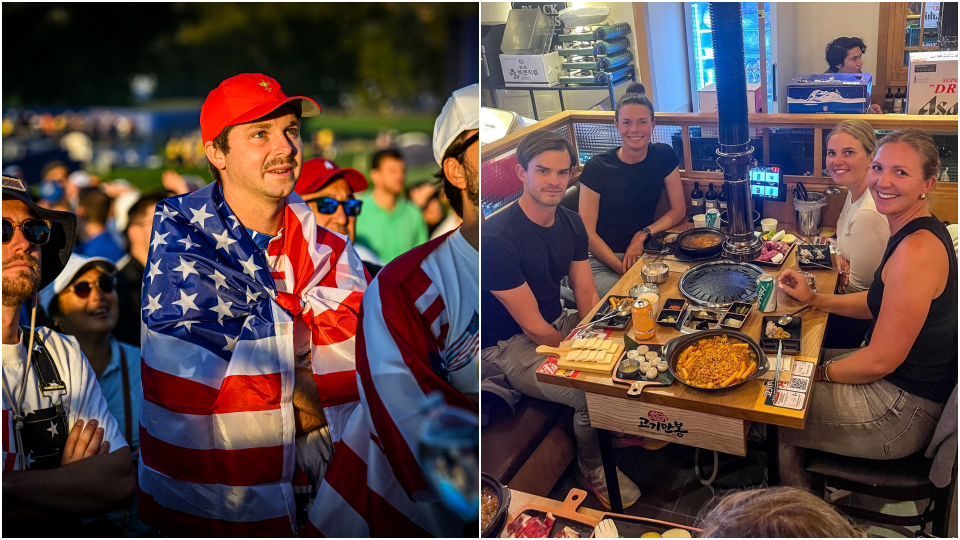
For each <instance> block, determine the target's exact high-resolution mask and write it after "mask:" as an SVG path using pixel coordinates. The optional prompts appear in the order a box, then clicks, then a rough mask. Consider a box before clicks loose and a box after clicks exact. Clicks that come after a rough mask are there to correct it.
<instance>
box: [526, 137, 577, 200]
mask: <svg viewBox="0 0 960 540" xmlns="http://www.w3.org/2000/svg"><path fill="white" fill-rule="evenodd" d="M572 170H573V164H572V163H570V154H568V153H567V152H565V151H563V150H547V151H546V152H541V153H539V154H537V155H536V156H534V157H533V159H531V160H530V163H528V164H527V169H526V170H524V169H523V167H521V166H520V164H519V163H518V164H517V176H519V177H520V181H521V182H523V196H529V197H531V198H532V199H533V200H534V201H535V202H537V203H539V204H541V205H543V206H557V205H559V204H560V201H561V200H563V194H564V193H566V192H567V185H569V184H570V178H571V173H572Z"/></svg>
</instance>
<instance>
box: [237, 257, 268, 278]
mask: <svg viewBox="0 0 960 540" xmlns="http://www.w3.org/2000/svg"><path fill="white" fill-rule="evenodd" d="M254 257H256V254H252V255H250V258H249V259H247V260H245V261H244V260H241V261H240V264H241V265H243V273H244V274H247V275H248V276H250V277H252V278H254V279H256V278H257V270H263V267H261V266H257V263H255V262H253V259H254Z"/></svg>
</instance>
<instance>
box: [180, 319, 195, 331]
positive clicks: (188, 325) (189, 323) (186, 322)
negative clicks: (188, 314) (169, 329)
mask: <svg viewBox="0 0 960 540" xmlns="http://www.w3.org/2000/svg"><path fill="white" fill-rule="evenodd" d="M195 322H197V321H180V322H178V323H177V326H176V328H180V327H181V326H186V327H187V332H190V331H191V330H190V325H191V324H193V323H195Z"/></svg>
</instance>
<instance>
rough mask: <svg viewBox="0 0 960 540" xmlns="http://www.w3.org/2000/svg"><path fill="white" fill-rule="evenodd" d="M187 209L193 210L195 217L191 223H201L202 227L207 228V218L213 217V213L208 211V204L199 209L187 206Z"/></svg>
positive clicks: (191, 219)
mask: <svg viewBox="0 0 960 540" xmlns="http://www.w3.org/2000/svg"><path fill="white" fill-rule="evenodd" d="M187 210H190V211H191V212H193V217H192V218H190V223H197V224H199V225H200V229H205V227H204V222H205V221H206V220H207V218H211V217H213V214H208V213H207V205H203V207H201V208H200V209H199V210H196V209H193V208H187Z"/></svg>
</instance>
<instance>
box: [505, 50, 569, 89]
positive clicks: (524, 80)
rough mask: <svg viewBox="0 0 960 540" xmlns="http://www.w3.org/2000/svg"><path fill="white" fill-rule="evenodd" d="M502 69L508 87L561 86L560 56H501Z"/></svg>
mask: <svg viewBox="0 0 960 540" xmlns="http://www.w3.org/2000/svg"><path fill="white" fill-rule="evenodd" d="M500 67H501V69H502V70H503V81H504V84H506V86H556V85H557V84H559V81H558V77H559V76H560V55H559V54H557V52H556V51H554V52H552V53H550V54H501V55H500Z"/></svg>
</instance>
